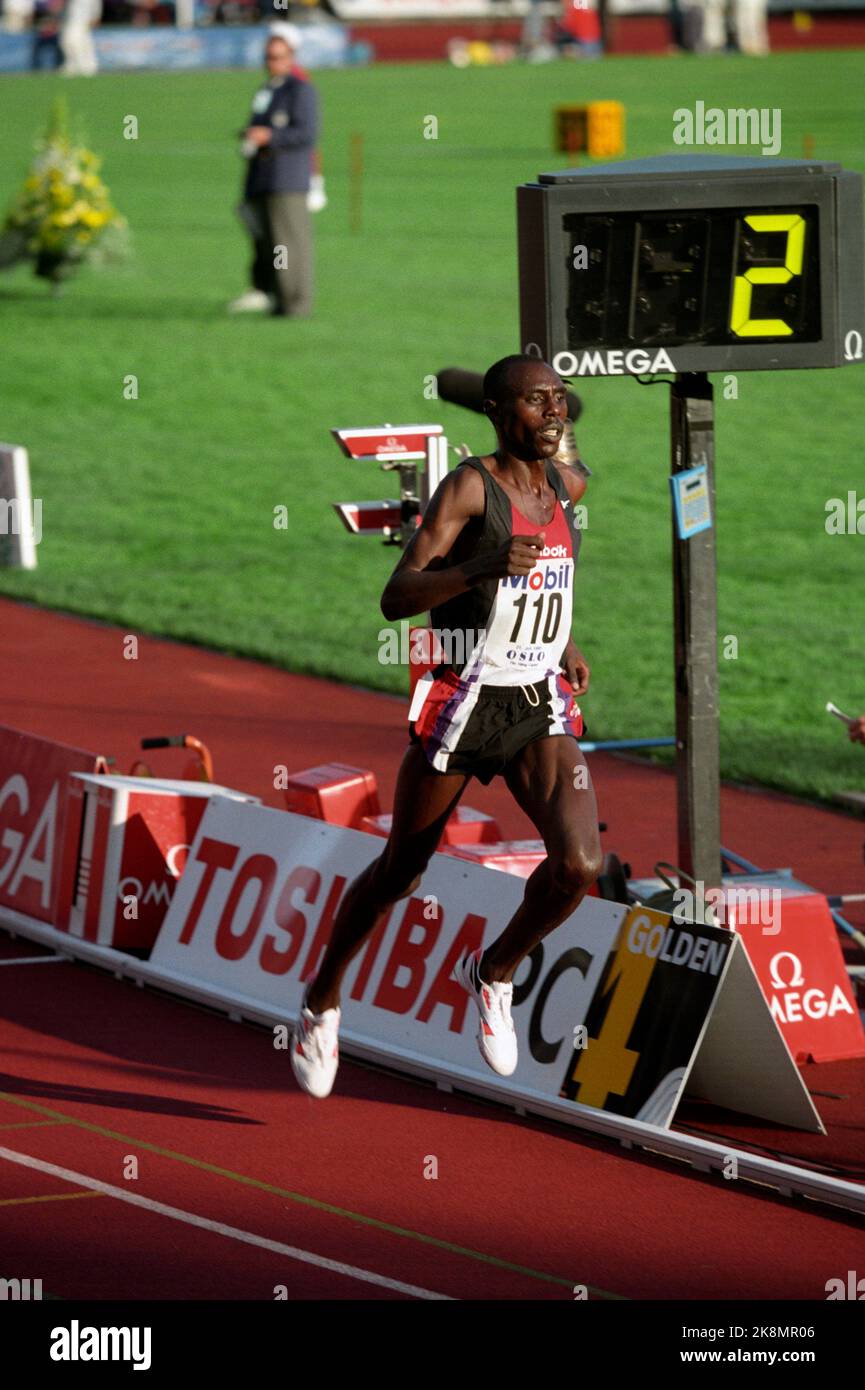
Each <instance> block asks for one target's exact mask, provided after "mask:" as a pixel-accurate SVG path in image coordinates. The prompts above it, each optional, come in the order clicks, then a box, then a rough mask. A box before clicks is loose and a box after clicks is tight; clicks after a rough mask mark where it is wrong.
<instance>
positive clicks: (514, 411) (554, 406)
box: [492, 363, 568, 462]
mask: <svg viewBox="0 0 865 1390" xmlns="http://www.w3.org/2000/svg"><path fill="white" fill-rule="evenodd" d="M509 384H510V387H511V392H510V395H509V396H504V398H503V400H502V401H501V402H500V403H497V404H496V408H495V410H494V412H493V415H492V418H493V423H494V424H495V425H496V429H497V431H498V435H499V439H500V440H501V443H502V445H503V446H504V448H505V449H507V451H508V452H509V453H511V454H514V455H515V456H516V457H517V458H521V459H525V460H526V461H527V462H529V461H531V460H533V459H548V458H552V457H553V455H554V454H555V453H557V451H558V447H559V443H560V441H561V438H562V430H563V428H564V423H565V420H567V418H568V401H567V395H566V393H565V388H564V386H563V385H562V382H561V378H560V377H559V376H557V374H556V373H555V372H554V371H553V369H552V367H547V366H545V365H544V364H543V363H539V364H538V366H537V367H524V368H517V369H516V370H515V371H514V372H513V373H512V375H511V377H510V383H509Z"/></svg>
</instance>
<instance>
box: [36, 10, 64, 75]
mask: <svg viewBox="0 0 865 1390" xmlns="http://www.w3.org/2000/svg"><path fill="white" fill-rule="evenodd" d="M62 15H63V0H36V5H35V8H34V11H33V54H32V57H31V59H30V65H31V67H32V68H33V69H34V70H35V71H37V72H38V71H39V70H40V69H41V68H59V67H60V64H61V63H62V62H63V53H62V51H61V49H60V21H61V18H62Z"/></svg>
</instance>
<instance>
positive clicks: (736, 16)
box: [733, 0, 769, 57]
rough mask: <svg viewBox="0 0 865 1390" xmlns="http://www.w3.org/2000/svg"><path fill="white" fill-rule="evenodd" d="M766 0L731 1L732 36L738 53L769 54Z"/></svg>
mask: <svg viewBox="0 0 865 1390" xmlns="http://www.w3.org/2000/svg"><path fill="white" fill-rule="evenodd" d="M767 9H768V0H733V34H734V37H735V39H736V44H737V47H738V49H739V52H740V53H748V54H750V55H752V56H753V57H762V56H763V54H765V53H768V52H769V24H768V20H767V17H766V11H767Z"/></svg>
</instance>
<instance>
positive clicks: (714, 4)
mask: <svg viewBox="0 0 865 1390" xmlns="http://www.w3.org/2000/svg"><path fill="white" fill-rule="evenodd" d="M767 4H768V0H694V3H693V4H692V3H690V0H683V10H684V37H685V42H684V46H685V48H687V49H688V50H689V51H690V52H697V53H723V52H724V51H725V49H727V47H728V46H733V47H735V48H737V49H738V50H739V52H740V53H748V54H750V55H752V56H755V57H758V56H761V55H762V54H764V53H768V52H769V28H768V22H767V19H766V10H767ZM695 10H698V11H700V12H701V13H700V14H699V19H701V20H702V24H700V23H699V19H698V17H697V15H695V14H694V11H695ZM689 15H691V17H692V32H693V35H694V38H693V41H691V42H689V41H688V16H689ZM728 28H729V29H730V31H731V33H732V39H733V44H732V45H730V44H729V43H728V37H729V36H728ZM698 31H699V32H698Z"/></svg>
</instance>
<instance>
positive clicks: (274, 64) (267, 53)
mask: <svg viewBox="0 0 865 1390" xmlns="http://www.w3.org/2000/svg"><path fill="white" fill-rule="evenodd" d="M293 57H294V55H293V53H292V51H291V49H290V48H289V46H288V44H287V43H284V42H283V41H282V39H271V41H270V43H269V44H268V45H267V48H266V49H265V50H264V65H265V67H266V68H267V71H268V72H269V73H270V75H271V77H287V75H288V74H289V73H290V72H291V64H292V59H293Z"/></svg>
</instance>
